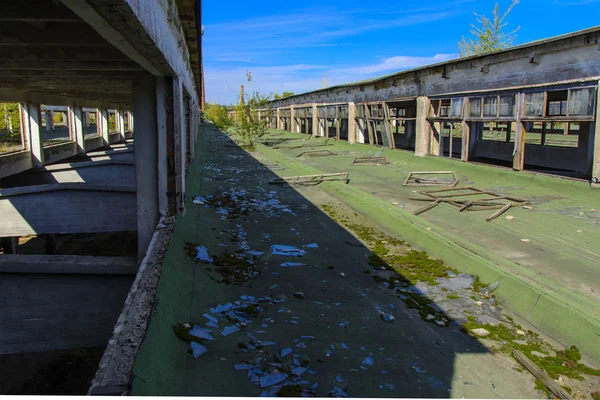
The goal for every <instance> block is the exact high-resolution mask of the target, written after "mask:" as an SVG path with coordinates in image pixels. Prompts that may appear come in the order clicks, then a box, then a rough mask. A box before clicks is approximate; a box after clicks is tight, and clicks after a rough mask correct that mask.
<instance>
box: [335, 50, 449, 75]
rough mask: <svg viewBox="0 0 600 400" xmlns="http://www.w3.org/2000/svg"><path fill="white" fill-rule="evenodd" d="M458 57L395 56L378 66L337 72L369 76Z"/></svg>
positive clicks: (345, 69)
mask: <svg viewBox="0 0 600 400" xmlns="http://www.w3.org/2000/svg"><path fill="white" fill-rule="evenodd" d="M458 57H459V55H458V54H436V55H434V56H433V57H412V56H395V57H390V58H386V59H385V60H383V61H382V62H380V63H378V64H373V65H366V66H363V67H353V68H342V69H340V70H339V71H343V72H346V73H351V74H357V75H370V74H376V73H383V72H393V71H400V70H404V69H409V68H417V67H422V66H424V65H429V64H437V63H441V62H444V61H448V60H452V59H454V58H458Z"/></svg>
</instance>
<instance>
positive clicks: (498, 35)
mask: <svg viewBox="0 0 600 400" xmlns="http://www.w3.org/2000/svg"><path fill="white" fill-rule="evenodd" d="M519 1H520V0H512V3H511V4H510V6H509V7H508V9H507V10H506V12H505V13H504V14H502V16H500V12H499V10H498V8H499V7H498V3H496V6H495V7H494V11H493V15H492V18H491V19H490V18H488V17H486V16H485V15H480V14H477V13H475V16H476V17H477V23H478V24H479V27H477V26H475V25H474V24H471V28H472V29H471V33H472V34H473V35H474V36H475V38H469V39H466V38H465V37H464V36H463V38H462V40H461V41H460V42H458V49H459V51H460V56H461V57H469V56H474V55H480V54H487V53H491V52H493V51H497V50H502V49H505V48H507V47H508V46H510V45H511V44H512V43H513V42H514V40H515V38H516V37H517V35H516V33H517V31H518V30H519V29H521V27H520V26H519V27H517V29H515V30H513V31H512V32H508V33H507V32H504V28H506V26H507V25H508V22H506V18H507V17H508V14H510V12H511V11H512V9H513V8H514V7H515V6H516V5H517V4H519Z"/></svg>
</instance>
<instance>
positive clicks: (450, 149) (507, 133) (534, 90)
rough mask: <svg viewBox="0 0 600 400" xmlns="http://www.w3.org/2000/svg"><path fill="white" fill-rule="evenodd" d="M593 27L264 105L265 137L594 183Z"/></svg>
mask: <svg viewBox="0 0 600 400" xmlns="http://www.w3.org/2000/svg"><path fill="white" fill-rule="evenodd" d="M599 37H600V27H595V28H591V29H587V30H584V31H579V32H574V33H570V34H567V35H563V36H559V37H554V38H550V39H545V40H540V41H537V42H532V43H527V44H524V45H521V46H516V47H512V48H509V49H506V50H503V51H497V52H494V53H491V54H486V55H483V56H473V57H468V58H461V59H457V60H453V61H449V62H444V63H440V64H435V65H429V66H426V67H422V68H418V69H414V70H409V71H403V72H400V73H396V74H393V75H388V76H384V77H381V78H376V79H371V80H367V81H362V82H356V83H349V84H344V85H338V86H333V87H329V88H325V89H320V90H315V91H312V92H308V93H303V94H298V95H294V96H291V97H287V98H284V99H279V100H274V101H272V102H270V104H269V107H268V108H267V109H263V110H261V117H263V118H267V119H268V120H269V123H270V126H271V127H272V128H278V129H283V130H287V131H290V132H301V133H306V134H309V135H315V136H326V137H333V138H337V139H340V140H348V141H349V142H354V143H368V144H372V145H379V146H384V147H390V148H396V149H403V150H408V151H412V152H414V154H415V155H417V156H439V157H448V158H456V159H460V160H463V161H465V162H481V163H488V164H494V165H500V166H505V167H512V168H513V169H514V170H517V171H521V170H536V171H538V172H539V171H542V172H548V173H551V174H556V175H562V176H567V177H572V178H579V179H587V180H590V181H591V183H592V184H593V185H596V184H597V183H598V180H599V179H600V141H598V140H595V137H596V132H600V126H599V123H598V119H597V117H596V116H597V114H598V102H597V92H598V81H599V79H600V47H599Z"/></svg>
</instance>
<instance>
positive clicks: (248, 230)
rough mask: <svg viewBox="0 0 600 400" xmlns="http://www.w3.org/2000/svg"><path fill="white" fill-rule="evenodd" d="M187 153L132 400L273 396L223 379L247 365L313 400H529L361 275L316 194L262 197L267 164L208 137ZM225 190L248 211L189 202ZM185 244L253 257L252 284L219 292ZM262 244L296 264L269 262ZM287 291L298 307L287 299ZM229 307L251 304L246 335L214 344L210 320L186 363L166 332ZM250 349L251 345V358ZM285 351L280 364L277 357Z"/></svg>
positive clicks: (344, 236)
mask: <svg viewBox="0 0 600 400" xmlns="http://www.w3.org/2000/svg"><path fill="white" fill-rule="evenodd" d="M196 150H197V151H196V160H195V161H194V164H193V165H192V166H191V167H190V170H189V171H190V172H189V175H188V179H187V182H186V188H187V189H186V190H187V209H186V213H185V215H184V216H179V217H178V219H177V222H176V226H175V231H174V234H173V237H172V239H171V242H170V244H169V248H168V252H167V254H166V257H165V261H164V264H163V268H162V273H161V278H160V281H159V287H158V297H157V305H156V310H155V313H154V314H153V316H152V319H151V321H150V324H149V328H148V332H147V335H146V338H145V340H144V342H143V345H142V348H141V349H140V351H139V353H138V355H137V358H136V363H135V367H134V379H133V394H134V395H195V396H199V395H204V396H259V395H261V393H262V394H263V395H274V394H275V393H276V392H273V390H274V389H273V388H276V387H277V386H269V387H264V388H261V387H260V385H256V384H254V383H253V382H252V376H255V375H253V374H254V372H252V371H248V370H245V369H241V370H236V369H235V367H234V366H235V365H236V364H249V365H253V367H252V368H253V369H255V368H257V369H258V370H262V371H265V370H267V371H270V373H273V374H277V373H278V371H279V372H281V371H288V370H289V369H288V368H289V366H291V367H292V368H293V369H292V371H295V373H298V374H299V377H298V378H294V377H290V378H289V381H293V382H296V383H297V384H299V385H301V386H302V388H304V389H306V390H308V388H313V389H310V391H311V392H312V393H314V395H316V396H318V397H327V396H328V395H329V394H330V393H332V390H336V391H337V393H338V394H341V393H342V392H341V391H343V393H345V394H347V395H348V396H350V397H454V398H460V397H471V398H472V397H477V398H506V397H510V398H532V397H538V396H539V393H538V392H536V391H535V390H534V389H533V387H534V379H533V378H532V376H530V375H529V374H527V373H524V372H521V371H517V369H518V368H517V364H516V362H515V361H514V360H512V359H510V358H508V357H506V356H502V355H500V354H494V353H492V352H490V351H489V349H488V348H487V347H486V346H484V345H483V344H482V343H480V342H479V341H477V340H476V339H474V338H472V337H471V336H468V335H465V334H463V333H461V332H460V329H459V328H460V326H458V325H457V324H451V325H450V326H446V327H440V326H437V325H435V324H432V323H428V322H426V321H424V320H423V319H422V318H421V317H419V316H418V314H416V311H415V310H411V309H408V308H407V307H406V306H405V305H404V303H403V302H402V301H401V300H399V299H398V298H397V296H396V295H395V293H394V291H391V290H386V289H385V288H384V287H383V286H381V285H378V284H377V283H376V282H375V281H374V280H373V278H372V276H370V275H367V274H364V273H363V270H364V269H365V266H366V265H367V262H368V257H369V255H371V253H370V251H369V250H368V249H367V248H365V247H364V246H361V245H360V243H359V242H358V241H357V239H356V238H355V237H354V236H352V235H351V234H350V233H349V232H347V231H346V230H345V229H344V228H343V227H341V226H339V225H338V224H337V223H336V222H334V221H333V220H331V219H330V218H329V217H328V216H327V215H326V214H324V213H323V212H321V211H320V209H319V208H318V207H316V206H315V205H314V203H315V201H316V199H317V198H318V199H320V201H326V200H323V198H325V199H326V198H327V196H328V194H327V193H325V192H324V191H321V188H320V187H314V188H303V189H300V190H295V189H293V188H292V187H288V186H275V185H268V184H267V182H268V181H269V180H270V179H273V178H275V177H276V175H275V174H274V172H272V171H271V170H269V169H268V168H266V167H265V165H263V163H264V164H268V163H269V161H268V160H267V159H266V158H264V156H258V157H259V159H260V160H262V162H263V163H261V162H259V161H258V160H257V159H256V158H254V157H252V156H251V155H249V154H248V153H247V152H245V151H244V150H242V149H240V148H239V147H237V146H236V145H235V144H234V143H233V142H231V140H230V139H229V138H228V137H227V136H226V135H224V134H223V133H221V132H219V131H218V130H216V129H214V128H212V127H210V126H203V127H202V129H201V133H200V136H199V140H198V147H197V149H196ZM367 150H372V149H367ZM276 172H288V170H287V169H286V170H283V171H277V170H276ZM357 180H358V178H357ZM365 180H366V178H365ZM232 189H234V190H235V191H236V193H237V195H239V196H240V197H239V198H242V199H244V201H250V200H251V199H258V200H260V201H259V202H256V203H253V204H254V205H255V206H256V207H257V208H252V209H250V210H249V211H248V212H247V213H246V212H245V211H244V210H242V209H239V210H237V211H236V214H237V216H235V215H232V214H230V216H231V217H232V219H229V218H228V217H227V216H226V215H225V214H223V213H219V209H218V207H217V208H215V207H206V206H205V205H202V204H194V203H193V202H192V199H193V198H194V196H204V198H205V200H206V196H210V195H217V194H219V193H221V192H223V191H230V190H232ZM242 189H244V191H245V192H243V193H242V192H241V190H242ZM324 196H325V197H324ZM234 217H235V218H234ZM187 242H195V243H197V244H199V245H203V246H206V248H207V250H208V254H210V255H211V256H212V257H213V258H215V257H218V256H219V255H221V256H222V255H223V254H225V253H229V254H235V251H236V250H240V249H241V248H245V250H244V251H247V250H248V249H252V250H254V251H259V252H264V254H262V255H260V256H257V259H256V260H254V262H255V264H254V266H253V267H252V268H254V269H255V270H256V272H258V274H257V275H256V276H254V275H252V276H253V278H254V279H251V280H250V281H248V282H245V283H243V284H241V285H237V284H229V285H228V284H224V283H220V282H219V281H220V280H221V277H220V275H219V274H218V273H217V272H216V271H215V266H214V265H212V264H201V263H194V261H193V259H192V258H191V257H190V256H189V255H187V254H186V253H185V251H184V246H185V244H186V243H187ZM312 243H317V245H318V247H315V246H311V244H312ZM274 244H280V245H290V246H296V247H297V248H298V249H302V250H303V251H305V252H306V253H305V254H304V255H303V256H302V257H301V258H299V257H289V256H282V255H277V254H272V251H270V246H272V245H274ZM286 262H299V263H302V264H304V265H299V266H287V267H286V264H285V263H286ZM282 264H283V265H282ZM330 265H333V266H334V267H335V268H330V267H328V266H330ZM299 291H300V292H302V293H303V295H304V298H302V299H300V298H297V297H295V296H294V293H296V292H299ZM246 296H252V297H246ZM258 299H260V301H258ZM236 301H239V302H240V303H239V304H240V305H239V306H236V303H235V302H236ZM229 303H231V304H232V305H233V306H234V307H242V306H248V305H249V304H251V303H252V304H253V311H252V312H253V314H252V315H251V317H248V320H247V321H246V323H247V325H246V326H242V329H241V330H240V331H239V332H235V333H232V334H230V335H228V336H224V335H223V334H222V331H223V329H225V328H226V327H227V326H231V325H232V322H231V321H228V320H227V318H226V317H224V316H221V318H220V319H219V321H218V328H215V327H213V328H209V329H211V330H212V332H211V334H212V335H213V336H214V338H215V339H216V340H214V341H206V342H205V343H204V346H205V347H206V349H207V352H206V353H205V354H202V355H200V356H199V357H197V358H195V357H194V356H193V355H192V354H190V353H189V352H188V348H189V346H188V344H187V343H186V342H184V341H183V340H180V339H179V338H178V337H177V336H176V335H175V334H174V331H173V329H172V326H173V325H175V324H184V323H190V324H192V325H193V324H198V325H199V326H201V327H205V328H206V327H207V326H206V325H205V324H206V323H207V322H209V319H207V318H206V317H205V316H204V314H209V315H210V316H211V317H212V318H214V317H215V316H216V315H219V314H218V310H214V308H215V307H217V306H218V305H219V304H221V305H225V304H229ZM211 308H213V310H212V311H211ZM247 310H249V309H247ZM380 310H382V311H384V312H385V313H386V314H389V315H393V316H394V317H395V320H394V323H391V324H390V323H386V322H384V321H383V320H382V318H381V317H380V314H379V312H380ZM248 313H250V311H248ZM221 315H222V314H221ZM258 340H260V341H261V343H262V344H265V346H264V347H262V348H261V347H260V346H258V347H256V345H257V343H258V342H257V341H258ZM268 341H272V342H275V343H274V344H272V345H270V346H268V345H266V343H267V342H268ZM253 345H254V346H255V347H256V348H252V346H253ZM288 348H289V349H292V353H291V354H289V355H282V354H281V351H282V350H284V349H288ZM294 360H295V361H294ZM278 364H279V365H278ZM298 364H299V365H298ZM304 366H306V368H307V369H306V370H303V369H302V368H304ZM298 367H299V368H300V369H299V370H298V369H296V368H298ZM240 368H246V367H245V366H244V367H240ZM335 388H337V389H335Z"/></svg>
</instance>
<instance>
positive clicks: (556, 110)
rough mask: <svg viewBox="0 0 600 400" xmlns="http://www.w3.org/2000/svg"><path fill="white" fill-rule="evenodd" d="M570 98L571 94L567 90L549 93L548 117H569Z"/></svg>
mask: <svg viewBox="0 0 600 400" xmlns="http://www.w3.org/2000/svg"><path fill="white" fill-rule="evenodd" d="M568 97H569V92H568V91H567V90H554V91H551V92H548V105H547V106H548V108H547V112H546V115H547V116H548V117H551V116H560V115H567V98H568Z"/></svg>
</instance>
